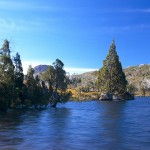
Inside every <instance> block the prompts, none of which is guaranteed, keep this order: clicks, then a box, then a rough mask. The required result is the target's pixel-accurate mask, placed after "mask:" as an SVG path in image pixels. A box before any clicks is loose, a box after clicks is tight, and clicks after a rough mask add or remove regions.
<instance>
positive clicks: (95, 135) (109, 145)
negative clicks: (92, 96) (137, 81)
mask: <svg viewBox="0 0 150 150" xmlns="http://www.w3.org/2000/svg"><path fill="white" fill-rule="evenodd" d="M149 114H150V98H145V99H144V98H142V99H137V100H135V101H127V102H124V101H123V102H100V101H89V102H69V103H67V104H65V105H60V106H59V108H58V109H53V108H51V109H47V110H42V111H37V110H30V111H12V112H8V113H7V114H1V115H0V149H18V150H20V149H29V150H30V149H32V150H34V149H35V150H37V149H38V150H45V149H50V150H70V149H78V150H84V149H86V150H91V149H92V150H100V149H106V150H120V149H121V150H126V149H133V150H134V149H135V150H136V149H137V150H138V149H144V150H146V149H150V143H149V139H150V127H149V126H150V115H149Z"/></svg>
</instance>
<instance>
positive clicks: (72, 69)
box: [64, 67, 98, 74]
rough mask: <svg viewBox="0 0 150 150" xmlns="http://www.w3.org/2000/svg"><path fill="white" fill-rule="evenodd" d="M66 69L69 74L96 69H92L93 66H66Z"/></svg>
mask: <svg viewBox="0 0 150 150" xmlns="http://www.w3.org/2000/svg"><path fill="white" fill-rule="evenodd" d="M64 69H65V70H66V72H69V73H70V74H74V73H75V74H81V73H85V72H90V71H96V70H98V69H94V68H71V67H70V68H69V67H66V68H64Z"/></svg>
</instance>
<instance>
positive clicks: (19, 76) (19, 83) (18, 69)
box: [14, 53, 24, 104]
mask: <svg viewBox="0 0 150 150" xmlns="http://www.w3.org/2000/svg"><path fill="white" fill-rule="evenodd" d="M14 66H15V70H14V76H15V87H16V92H17V96H18V98H19V101H20V102H21V104H23V101H24V99H23V89H22V87H23V86H24V85H23V80H24V74H23V68H22V63H21V59H20V55H19V54H18V53H16V56H15V57H14Z"/></svg>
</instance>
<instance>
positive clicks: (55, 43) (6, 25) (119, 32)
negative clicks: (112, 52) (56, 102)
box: [0, 0, 150, 73]
mask: <svg viewBox="0 0 150 150" xmlns="http://www.w3.org/2000/svg"><path fill="white" fill-rule="evenodd" d="M0 10H1V11H0V44H1V45H2V43H3V40H4V39H5V38H7V39H8V40H9V41H10V46H11V50H12V54H13V55H15V53H16V52H19V54H20V55H21V59H22V62H23V66H24V70H26V69H27V67H28V65H30V64H31V65H32V66H33V67H34V66H35V65H38V64H51V63H52V62H54V61H55V59H56V58H59V59H61V60H62V61H63V62H64V64H65V68H66V70H67V71H69V72H70V73H73V72H75V73H81V72H86V71H91V70H95V69H98V68H100V67H101V66H102V61H103V59H105V57H106V54H107V52H108V49H109V45H110V44H111V41H112V39H114V40H115V43H116V46H117V52H118V55H119V58H120V61H121V63H122V66H123V68H126V67H128V66H132V65H139V64H149V63H150V59H149V56H150V46H149V45H150V1H149V0H125V1H121V0H105V1H104V0H32V1H31V0H26V1H20V0H0Z"/></svg>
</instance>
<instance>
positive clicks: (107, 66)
mask: <svg viewBox="0 0 150 150" xmlns="http://www.w3.org/2000/svg"><path fill="white" fill-rule="evenodd" d="M98 88H99V90H100V91H101V92H104V91H107V92H109V93H112V94H115V93H117V94H123V93H125V92H126V88H127V80H126V77H125V74H124V72H123V69H122V65H121V62H120V61H119V57H118V54H117V51H116V45H115V42H114V41H112V44H111V45H110V48H109V51H108V54H107V56H106V58H105V60H104V61H103V66H102V68H101V69H100V70H99V74H98Z"/></svg>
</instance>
